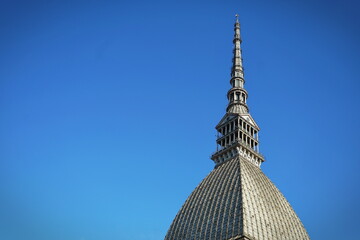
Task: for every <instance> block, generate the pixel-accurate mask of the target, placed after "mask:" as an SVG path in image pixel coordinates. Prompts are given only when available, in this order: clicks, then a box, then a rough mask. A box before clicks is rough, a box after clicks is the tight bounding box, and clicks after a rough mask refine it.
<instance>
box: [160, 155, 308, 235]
mask: <svg viewBox="0 0 360 240" xmlns="http://www.w3.org/2000/svg"><path fill="white" fill-rule="evenodd" d="M244 236H246V237H247V239H253V240H297V239H309V237H308V235H307V233H306V230H305V228H304V227H303V225H302V223H301V221H300V220H299V218H298V217H297V216H296V214H295V212H294V210H293V209H292V208H291V206H290V204H289V203H288V202H287V201H286V199H285V198H284V196H283V195H282V194H281V193H280V191H279V190H278V189H277V188H276V187H275V185H274V184H273V183H272V182H271V181H270V180H269V179H268V178H267V177H266V176H265V174H264V173H263V172H262V171H261V170H260V169H259V168H258V167H257V166H255V165H254V164H252V163H251V162H249V161H248V160H246V159H243V158H241V157H236V158H234V159H232V160H229V161H227V162H225V163H223V164H222V165H220V166H218V167H217V168H215V169H214V170H213V171H211V172H210V174H209V175H208V176H207V177H206V178H205V179H204V180H203V181H202V182H201V183H200V184H199V186H197V187H196V189H195V190H194V191H193V193H192V194H191V195H190V196H189V198H188V199H187V200H186V202H185V204H184V205H183V206H182V208H181V209H180V211H179V212H178V214H177V215H176V217H175V219H174V221H173V223H172V224H171V226H170V229H169V231H168V233H167V235H166V237H165V239H166V240H192V239H194V240H195V239H196V240H201V239H210V240H211V239H216V240H221V239H224V240H227V239H243V238H242V237H244Z"/></svg>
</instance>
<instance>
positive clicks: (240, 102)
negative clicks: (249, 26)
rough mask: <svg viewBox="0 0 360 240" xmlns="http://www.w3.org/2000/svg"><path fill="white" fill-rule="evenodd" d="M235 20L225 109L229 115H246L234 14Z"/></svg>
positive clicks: (245, 93) (237, 29) (237, 25)
mask: <svg viewBox="0 0 360 240" xmlns="http://www.w3.org/2000/svg"><path fill="white" fill-rule="evenodd" d="M235 16H236V20H235V24H234V40H233V44H234V49H233V59H232V68H231V79H230V84H231V89H230V90H229V91H228V94H227V97H228V100H229V105H228V107H227V109H226V111H227V112H229V113H239V114H240V113H248V112H249V108H248V106H247V105H246V99H247V97H248V94H247V92H246V90H245V89H244V84H245V79H244V69H243V65H242V57H241V36H240V23H239V18H238V15H237V14H236V15H235Z"/></svg>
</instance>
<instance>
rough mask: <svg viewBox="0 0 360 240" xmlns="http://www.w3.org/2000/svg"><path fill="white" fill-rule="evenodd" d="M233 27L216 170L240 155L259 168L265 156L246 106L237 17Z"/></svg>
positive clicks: (218, 135) (215, 159)
mask: <svg viewBox="0 0 360 240" xmlns="http://www.w3.org/2000/svg"><path fill="white" fill-rule="evenodd" d="M235 16H236V19H235V24H234V32H235V33H234V40H233V44H234V50H233V54H234V55H233V59H232V67H231V78H230V84H231V88H230V90H229V91H228V93H227V98H228V100H229V103H228V106H227V108H226V114H225V116H224V117H223V118H222V119H221V120H220V122H219V124H218V125H217V126H216V127H215V128H216V130H217V139H216V144H217V148H216V152H215V153H214V154H213V155H212V156H211V159H212V160H213V161H214V162H215V164H216V167H217V166H219V165H220V164H222V163H224V162H226V161H228V160H230V159H233V158H234V157H237V156H242V157H243V158H245V159H248V160H249V161H250V162H252V163H253V164H255V165H256V166H258V167H260V165H261V163H262V162H264V161H265V160H264V157H263V156H262V155H261V154H260V152H259V135H258V133H259V130H260V128H259V127H258V125H257V124H256V122H255V120H254V119H253V118H252V117H251V115H250V113H249V108H248V106H247V105H246V99H247V97H248V93H247V91H246V90H245V89H244V84H245V79H244V69H243V66H242V58H241V47H240V44H241V37H240V23H239V19H238V15H237V14H236V15H235Z"/></svg>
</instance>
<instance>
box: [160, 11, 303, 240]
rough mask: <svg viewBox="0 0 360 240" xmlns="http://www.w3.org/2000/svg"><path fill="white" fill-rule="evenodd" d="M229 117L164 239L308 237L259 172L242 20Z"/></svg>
mask: <svg viewBox="0 0 360 240" xmlns="http://www.w3.org/2000/svg"><path fill="white" fill-rule="evenodd" d="M234 32H235V33H234V39H233V44H234V49H233V59H232V68H231V77H230V85H231V87H230V90H229V91H228V93H227V98H228V101H229V103H228V106H227V108H226V113H225V115H224V117H223V118H222V119H221V120H220V122H219V123H218V124H217V125H216V127H215V128H216V131H217V139H216V143H217V149H216V151H215V153H214V154H213V155H212V156H211V159H212V160H213V161H214V163H215V168H214V170H212V171H211V172H210V174H209V175H208V176H207V177H206V178H205V179H204V180H203V181H202V182H201V183H200V184H199V185H198V186H197V187H196V188H195V190H194V191H193V192H192V193H191V195H190V196H189V197H188V199H187V200H186V202H185V203H184V205H183V206H182V208H181V209H180V211H179V212H178V214H177V215H176V217H175V219H174V221H173V222H172V224H171V226H170V228H169V230H168V232H167V234H166V237H165V240H203V239H204V240H205V239H210V240H212V239H214V240H218V239H219V240H298V239H309V236H308V234H307V232H306V230H305V228H304V226H303V224H302V223H301V221H300V219H299V218H298V217H297V215H296V213H295V212H294V210H293V209H292V207H291V206H290V204H289V203H288V202H287V200H286V199H285V197H284V196H283V195H282V194H281V193H280V191H279V190H278V189H277V188H276V187H275V185H274V184H273V183H272V182H271V181H270V180H269V179H268V178H267V177H266V176H265V174H264V173H263V172H262V171H261V169H260V166H261V163H263V162H264V157H263V156H262V155H261V154H260V153H259V137H258V135H259V130H260V128H259V127H258V125H257V124H256V122H255V120H254V119H253V118H252V117H251V115H250V113H249V108H248V106H247V98H248V93H247V91H246V90H245V88H244V85H245V78H244V70H243V64H242V57H241V36H240V23H239V20H238V16H237V15H236V20H235V24H234Z"/></svg>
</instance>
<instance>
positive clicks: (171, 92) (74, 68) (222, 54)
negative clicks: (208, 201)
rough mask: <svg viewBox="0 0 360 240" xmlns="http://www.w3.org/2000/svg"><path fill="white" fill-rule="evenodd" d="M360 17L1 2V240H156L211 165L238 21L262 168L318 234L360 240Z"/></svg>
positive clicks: (253, 5)
mask: <svg viewBox="0 0 360 240" xmlns="http://www.w3.org/2000/svg"><path fill="white" fill-rule="evenodd" d="M270 2H271V3H270ZM359 8H360V6H359V3H357V2H356V1H349V0H342V1H340V0H337V1H325V0H315V1H310V0H305V1H304V0H303V1H285V0H284V1H235V0H234V1H211V0H210V1H209V0H207V1H171V0H170V1H169V0H166V1H136V0H135V1H4V0H3V1H1V3H0V34H1V35H0V36H1V37H0V239H2V240H64V239H66V240H115V239H122V240H135V239H136V240H141V239H144V240H145V239H146V240H153V239H154V240H155V239H162V238H163V237H164V236H165V234H166V231H167V229H168V227H169V226H170V223H171V221H172V220H173V218H174V217H175V215H176V213H177V211H178V210H179V209H180V207H181V205H182V204H183V202H184V201H185V200H186V198H187V196H188V195H189V194H190V193H191V191H192V190H193V189H194V188H195V187H196V185H197V184H198V183H199V182H200V181H201V180H202V179H203V178H204V177H205V176H206V175H207V174H208V173H209V172H210V171H211V169H212V168H213V163H212V162H211V160H210V159H209V156H210V155H211V153H212V152H213V151H214V150H215V136H214V135H215V129H214V126H215V125H216V124H217V122H218V121H219V120H220V119H221V117H222V116H223V114H224V113H225V107H226V103H227V100H226V91H227V90H228V88H229V74H230V66H231V52H232V37H233V21H234V14H235V13H239V14H240V21H241V26H242V39H243V44H242V49H243V58H244V66H245V78H246V89H247V90H248V92H249V99H248V103H249V106H250V111H251V113H252V115H253V117H254V118H255V119H256V121H257V123H258V124H259V126H260V127H261V132H260V135H261V136H260V137H261V148H260V149H261V150H262V153H263V154H264V155H265V157H266V160H267V162H265V163H264V164H263V165H262V169H263V171H264V172H265V173H266V174H267V175H268V176H269V177H270V179H271V180H272V181H273V182H274V183H275V184H276V185H277V187H279V189H280V190H281V191H282V192H283V193H284V195H285V196H286V198H287V199H288V201H289V202H290V203H291V205H292V206H293V207H294V209H295V210H296V212H297V213H298V215H299V217H300V218H301V220H302V221H303V223H304V225H305V227H306V228H307V230H308V232H309V234H310V236H311V237H312V239H320V240H322V239H326V240H330V239H338V238H339V237H341V238H344V239H360V232H359V230H358V227H359V216H360V206H359V201H360V187H359V183H360V177H359V171H360V157H359V156H360V147H359V143H360V140H359V137H360V128H359V118H360V94H359V91H360V83H359V82H360V78H359V63H360V44H359V43H360V15H359Z"/></svg>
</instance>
